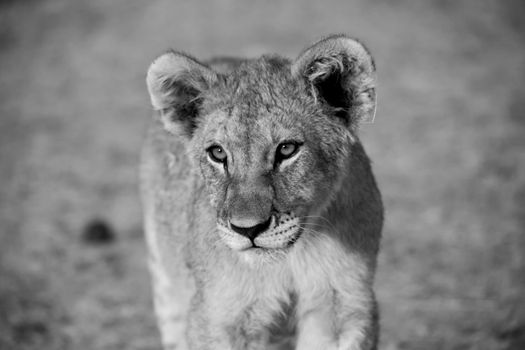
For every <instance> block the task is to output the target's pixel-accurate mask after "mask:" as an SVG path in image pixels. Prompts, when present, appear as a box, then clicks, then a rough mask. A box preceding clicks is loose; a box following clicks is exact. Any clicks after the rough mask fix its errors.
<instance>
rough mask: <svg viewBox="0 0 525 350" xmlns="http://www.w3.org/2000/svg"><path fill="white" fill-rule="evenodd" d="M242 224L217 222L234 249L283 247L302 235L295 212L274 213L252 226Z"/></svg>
mask: <svg viewBox="0 0 525 350" xmlns="http://www.w3.org/2000/svg"><path fill="white" fill-rule="evenodd" d="M242 224H243V223H238V222H235V221H231V222H229V223H228V224H224V223H221V222H218V224H217V226H218V229H219V230H218V231H219V236H220V237H221V239H222V240H223V241H224V242H225V243H226V244H227V245H228V246H229V247H230V248H232V249H234V250H246V249H250V248H265V249H282V248H286V247H289V246H290V245H291V244H293V243H294V242H295V241H296V240H297V238H299V235H300V225H299V219H298V218H297V217H296V216H295V215H293V214H278V215H272V216H271V217H270V218H268V219H267V220H266V221H264V222H261V223H257V224H255V225H250V226H247V225H242Z"/></svg>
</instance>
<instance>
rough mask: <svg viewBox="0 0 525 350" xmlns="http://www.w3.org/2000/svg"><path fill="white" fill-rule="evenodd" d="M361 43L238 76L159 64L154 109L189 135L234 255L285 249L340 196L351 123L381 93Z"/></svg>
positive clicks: (179, 61) (185, 62) (170, 60)
mask: <svg viewBox="0 0 525 350" xmlns="http://www.w3.org/2000/svg"><path fill="white" fill-rule="evenodd" d="M341 40H343V41H344V40H350V39H346V38H343V39H341ZM355 43H356V42H354V41H351V42H349V43H346V44H348V45H350V46H352V45H354V46H352V47H350V48H351V49H354V50H355V49H358V51H359V50H360V51H359V52H358V54H359V55H360V56H359V55H357V56H359V57H357V56H355V55H354V56H355V57H357V58H355V57H354V56H351V55H350V53H345V52H339V51H340V50H344V49H348V48H345V45H346V44H345V43H342V44H341V45H342V46H341V48H338V47H336V46H334V45H333V44H331V45H329V46H330V49H331V50H336V51H334V52H326V54H327V57H325V56H323V55H322V53H324V52H323V51H322V50H321V52H318V51H319V48H316V47H313V48H310V49H309V50H307V51H305V52H304V53H303V54H302V55H301V56H300V57H299V58H298V59H297V60H296V62H295V63H291V62H289V61H288V60H285V59H281V58H277V57H262V58H260V59H258V60H252V61H246V62H244V63H243V64H241V65H240V66H238V67H237V68H235V69H234V70H233V71H231V72H229V73H228V74H219V73H216V72H214V71H213V70H212V69H211V68H209V67H206V66H204V65H202V64H200V63H199V62H197V61H196V60H194V59H192V58H190V57H187V56H185V55H182V54H177V53H168V54H165V55H164V56H161V57H160V58H159V59H157V60H156V61H155V62H154V63H153V64H152V66H151V67H150V71H149V72H148V88H149V90H150V95H151V99H152V103H153V105H154V106H155V107H156V108H157V109H158V110H160V111H161V114H162V118H163V121H164V124H165V127H166V129H167V130H169V131H171V132H173V133H174V134H176V135H181V134H182V135H183V136H178V137H185V139H186V142H187V149H188V154H189V156H190V157H191V159H192V164H193V166H194V167H195V170H196V171H197V172H198V173H200V174H201V176H202V178H203V179H204V183H205V186H206V191H207V194H208V196H209V200H210V203H211V204H212V206H213V208H215V210H216V216H217V227H218V230H217V231H218V234H219V236H220V238H221V239H222V241H223V242H224V243H225V244H226V245H227V246H229V247H230V248H231V249H233V250H236V251H250V252H256V254H264V253H266V252H270V253H271V252H275V251H276V250H281V251H284V250H285V249H286V248H288V247H290V246H291V245H293V243H294V242H296V241H297V240H298V239H301V234H302V233H305V234H308V231H311V230H309V228H312V227H309V218H310V217H312V216H315V215H318V214H319V212H320V211H321V210H322V209H323V208H324V207H325V206H326V204H327V203H328V202H329V201H330V199H331V197H333V195H334V192H336V191H337V188H338V186H340V184H339V181H338V180H339V178H340V177H341V176H340V175H341V172H342V171H344V168H345V165H346V163H345V162H346V160H347V159H348V152H349V149H350V145H351V143H352V140H353V139H354V138H353V136H352V135H353V130H354V127H355V123H356V120H357V118H351V117H352V115H353V116H354V117H355V116H357V115H359V114H363V113H369V112H370V110H371V108H373V106H372V104H373V103H372V102H373V100H374V96H375V95H374V93H373V88H372V87H370V86H367V85H366V83H365V82H366V81H367V80H366V79H365V78H367V77H363V76H362V75H363V74H365V75H367V76H368V75H370V74H371V72H373V64H372V61H371V59H369V61H367V62H365V63H363V64H361V65H360V63H359V62H360V61H359V59H362V58H363V57H365V55H366V57H368V58H369V55H368V53H367V52H366V50H364V48H362V46H361V45H360V44H355ZM318 45H319V44H318ZM348 45H347V46H348ZM355 45H357V46H355ZM312 50H313V51H312ZM310 56H311V57H310ZM361 56H363V57H361ZM359 84H360V85H359ZM361 85H362V86H361ZM367 104H370V106H368V105H367ZM174 137H177V136H174Z"/></svg>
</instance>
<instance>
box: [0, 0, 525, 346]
mask: <svg viewBox="0 0 525 350" xmlns="http://www.w3.org/2000/svg"><path fill="white" fill-rule="evenodd" d="M524 14H525V6H524V5H523V2H521V1H519V0H515V1H505V2H498V1H495V0H493V1H488V0H487V1H474V0H472V1H462V2H455V1H451V0H440V1H433V2H424V3H423V2H417V1H407V0H397V1H381V0H373V1H365V0H363V1H352V2H351V1H342V0H341V1H322V2H321V1H313V0H309V1H290V2H286V4H281V3H280V2H275V1H269V2H264V3H263V2H258V3H256V4H251V5H249V4H248V2H243V1H240V0H238V1H235V0H221V1H215V2H213V3H208V4H204V2H182V1H173V0H165V1H162V0H155V1H139V0H113V1H111V2H110V1H102V0H92V1H87V0H84V1H81V0H72V1H67V0H41V1H36V0H32V1H31V0H25V1H22V0H20V1H14V0H12V1H6V0H3V1H0V184H1V185H0V254H1V255H0V259H1V260H0V262H1V264H0V349H31V350H33V349H34V350H36V349H49V350H55V349H158V348H159V343H158V340H157V333H156V328H155V326H154V321H153V317H152V311H151V304H150V290H149V285H148V276H147V273H146V269H145V263H144V247H143V240H142V232H141V220H140V207H139V202H138V198H137V191H136V187H137V179H136V169H137V162H138V160H137V156H138V152H139V147H140V143H141V138H142V134H143V129H144V126H145V123H146V121H147V119H148V118H149V116H150V111H149V106H148V100H147V96H146V91H145V86H144V76H145V71H146V68H147V66H148V64H149V63H150V61H151V60H152V59H153V58H154V57H155V56H156V55H157V54H159V53H160V52H161V51H163V50H164V49H166V48H168V47H175V48H177V49H182V50H185V51H188V52H191V53H192V54H194V55H196V56H198V57H202V58H205V57H210V56H212V55H216V54H228V55H242V56H256V55H259V54H261V53H265V52H279V53H282V54H285V55H287V56H290V57H294V56H295V55H296V54H297V53H298V52H299V51H300V50H301V49H302V48H303V47H304V46H305V45H306V44H307V43H310V42H312V41H313V40H315V39H317V38H319V37H320V36H322V35H325V34H328V33H333V32H336V33H337V32H345V33H349V34H351V35H353V36H356V37H358V38H361V39H363V40H364V41H365V42H366V43H367V45H368V46H369V48H370V49H371V50H372V52H373V53H374V54H375V56H376V60H377V66H378V72H379V89H378V92H379V108H378V115H377V118H376V121H375V123H374V124H369V125H365V126H364V127H363V128H362V138H363V140H364V143H365V146H366V147H367V150H368V152H369V154H370V156H371V158H372V159H373V161H374V166H375V172H376V174H377V177H378V181H379V184H380V187H381V189H382V192H383V194H384V198H385V202H386V210H387V212H386V215H387V222H386V227H385V230H384V241H383V251H382V255H381V258H380V265H379V271H378V275H377V282H376V285H377V290H378V296H379V300H380V304H381V309H382V328H383V333H382V349H386V350H395V349H423V350H433V349H481V350H483V349H490V350H492V349H515V350H519V349H525V298H524V295H525V88H524V84H523V81H525V25H524V23H525V22H524V21H523V15H524ZM97 217H101V218H105V219H107V220H108V221H109V222H110V223H111V225H113V226H114V229H115V232H116V240H115V242H113V243H109V244H105V245H94V244H89V243H85V242H83V240H82V230H83V227H84V225H85V224H86V223H87V222H89V221H90V220H91V219H93V218H97Z"/></svg>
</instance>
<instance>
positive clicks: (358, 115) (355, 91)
mask: <svg viewBox="0 0 525 350" xmlns="http://www.w3.org/2000/svg"><path fill="white" fill-rule="evenodd" d="M292 75H294V76H295V77H296V78H299V79H304V80H305V81H306V83H307V85H308V86H309V87H310V88H311V91H312V94H313V95H314V97H315V98H316V99H317V101H319V103H322V104H323V105H324V106H325V107H328V109H329V110H331V111H332V112H333V114H334V115H336V116H337V117H339V118H341V119H342V120H343V121H344V122H345V123H346V125H347V126H348V127H349V128H351V129H355V128H356V127H357V125H358V123H360V122H372V121H373V119H374V114H375V108H376V93H375V66H374V61H373V59H372V57H371V56H370V53H369V52H368V50H367V49H366V48H365V47H364V46H363V45H362V44H361V43H359V42H358V41H356V40H354V39H351V38H349V37H346V36H344V35H334V36H330V37H328V38H326V39H323V40H321V41H318V42H317V43H315V44H314V45H312V46H311V47H309V48H307V49H306V50H304V51H303V52H302V53H301V54H300V55H299V57H298V58H297V59H296V60H295V62H294V63H293V64H292Z"/></svg>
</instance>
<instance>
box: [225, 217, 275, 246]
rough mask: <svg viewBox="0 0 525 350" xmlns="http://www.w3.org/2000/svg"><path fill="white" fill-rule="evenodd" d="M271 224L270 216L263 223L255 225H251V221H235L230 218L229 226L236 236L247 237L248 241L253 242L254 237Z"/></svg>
mask: <svg viewBox="0 0 525 350" xmlns="http://www.w3.org/2000/svg"><path fill="white" fill-rule="evenodd" d="M271 222H272V217H271V216H270V217H269V218H268V220H266V221H265V222H261V223H258V224H255V225H253V221H251V220H235V219H233V218H232V219H231V220H230V226H231V228H232V230H234V231H235V232H237V233H238V234H240V235H243V236H245V237H248V238H249V239H250V240H252V241H253V240H254V239H255V237H257V236H258V235H259V234H260V233H262V232H264V231H266V229H267V228H268V227H270V223H271ZM250 224H252V225H250Z"/></svg>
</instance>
